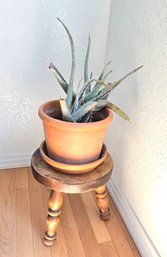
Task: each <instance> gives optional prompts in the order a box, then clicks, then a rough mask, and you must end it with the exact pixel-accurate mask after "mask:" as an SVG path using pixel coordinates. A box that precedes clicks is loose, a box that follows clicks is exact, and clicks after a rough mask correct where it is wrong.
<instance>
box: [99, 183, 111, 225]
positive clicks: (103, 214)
mask: <svg viewBox="0 0 167 257" xmlns="http://www.w3.org/2000/svg"><path fill="white" fill-rule="evenodd" d="M95 192H96V198H97V205H98V207H99V212H100V218H101V219H102V220H108V219H109V218H110V208H109V206H108V196H107V191H106V185H103V186H101V187H99V188H97V189H96V191H95Z"/></svg>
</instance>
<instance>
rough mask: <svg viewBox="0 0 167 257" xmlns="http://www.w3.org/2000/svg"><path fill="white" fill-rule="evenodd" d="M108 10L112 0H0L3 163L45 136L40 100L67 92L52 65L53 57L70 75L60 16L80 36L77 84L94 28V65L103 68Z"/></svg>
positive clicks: (21, 154) (0, 155)
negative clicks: (58, 84)
mask: <svg viewBox="0 0 167 257" xmlns="http://www.w3.org/2000/svg"><path fill="white" fill-rule="evenodd" d="M109 12H110V0H106V1H105V2H102V1H100V0H93V1H88V0H86V1H85V0H84V1H83V0H73V1H67V0H60V1H53V0H51V1H48V0H41V1H35V0H24V1H20V0H19V1H12V0H6V1H0V31H1V33H0V60H1V62H0V112H1V115H0V124H1V125H0V164H1V165H0V166H1V167H2V166H5V165H7V163H6V162H5V160H8V159H9V160H11V163H12V160H13V162H14V160H15V159H17V156H18V158H20V157H21V158H23V159H24V158H25V156H30V153H31V152H32V151H33V150H34V149H35V148H36V147H38V145H39V144H40V142H41V140H42V138H43V132H42V126H41V121H40V120H39V118H38V116H37V110H38V106H39V105H40V104H41V103H42V102H44V101H46V100H50V99H55V98H58V97H59V96H60V95H61V96H62V95H63V92H62V90H61V89H60V88H59V86H58V87H57V83H56V80H55V79H54V78H53V76H52V74H50V71H49V69H48V65H49V63H50V61H52V62H54V63H55V65H57V66H58V67H59V69H60V71H62V72H64V74H65V77H66V78H67V79H68V76H69V73H70V64H71V54H70V45H69V41H68V38H67V36H66V34H65V32H64V29H63V27H62V26H61V25H60V23H59V22H58V21H57V19H56V17H57V16H58V17H60V18H61V19H62V20H63V21H64V22H65V23H66V24H67V25H68V27H69V29H70V31H71V32H72V35H73V38H74V41H75V45H76V54H77V70H76V84H78V80H79V79H80V78H81V77H82V76H83V61H84V54H85V51H86V46H87V37H88V33H89V32H90V33H91V36H92V45H93V47H92V49H91V62H90V69H92V70H93V71H94V73H96V72H99V70H100V69H101V67H102V66H103V64H104V58H105V50H106V38H107V30H108V19H109ZM27 154H28V155H27ZM23 162H24V161H23Z"/></svg>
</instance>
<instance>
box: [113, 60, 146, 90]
mask: <svg viewBox="0 0 167 257" xmlns="http://www.w3.org/2000/svg"><path fill="white" fill-rule="evenodd" d="M142 67H143V65H141V66H139V67H138V68H136V69H134V70H132V71H130V72H129V73H128V74H126V75H125V76H124V77H122V78H121V79H119V80H118V81H116V82H114V83H108V85H110V86H111V87H112V90H113V89H114V88H115V87H117V86H118V85H119V84H120V83H121V82H122V81H123V80H125V79H126V78H127V77H129V76H130V75H132V74H133V73H135V72H136V71H138V70H140V69H141V68H142Z"/></svg>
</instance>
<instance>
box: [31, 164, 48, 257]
mask: <svg viewBox="0 0 167 257" xmlns="http://www.w3.org/2000/svg"><path fill="white" fill-rule="evenodd" d="M28 188H29V197H30V210H31V221H32V235H33V249H34V257H39V256H40V257H46V256H48V257H51V251H50V249H49V248H48V247H46V246H45V245H44V244H43V235H44V232H45V222H46V216H45V215H46V214H45V209H44V204H43V199H42V191H41V186H40V185H39V184H38V183H37V182H36V181H35V180H34V178H33V176H32V173H31V169H29V170H28Z"/></svg>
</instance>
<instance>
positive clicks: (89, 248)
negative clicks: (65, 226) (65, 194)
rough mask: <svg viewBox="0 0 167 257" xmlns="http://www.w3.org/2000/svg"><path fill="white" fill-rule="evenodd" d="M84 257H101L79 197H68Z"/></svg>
mask: <svg viewBox="0 0 167 257" xmlns="http://www.w3.org/2000/svg"><path fill="white" fill-rule="evenodd" d="M69 199H70V203H71V207H72V210H73V213H74V217H75V220H76V223H77V227H78V231H79V234H80V238H81V240H82V242H83V247H84V250H85V254H86V257H90V256H91V257H101V254H100V250H99V247H98V243H97V241H96V238H95V235H94V232H93V229H92V226H91V223H90V221H89V218H88V215H87V212H86V209H85V206H84V203H83V201H82V199H81V196H80V195H69Z"/></svg>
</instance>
